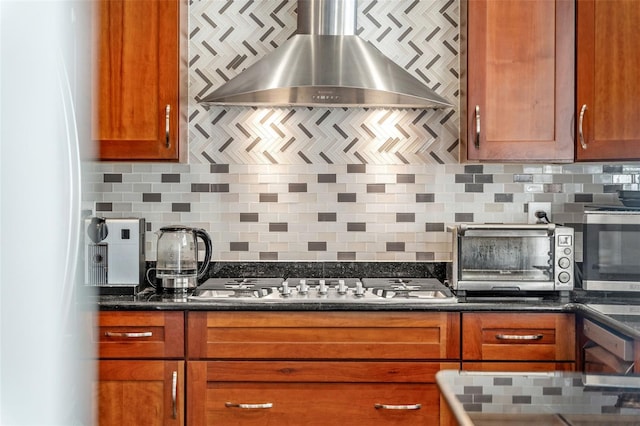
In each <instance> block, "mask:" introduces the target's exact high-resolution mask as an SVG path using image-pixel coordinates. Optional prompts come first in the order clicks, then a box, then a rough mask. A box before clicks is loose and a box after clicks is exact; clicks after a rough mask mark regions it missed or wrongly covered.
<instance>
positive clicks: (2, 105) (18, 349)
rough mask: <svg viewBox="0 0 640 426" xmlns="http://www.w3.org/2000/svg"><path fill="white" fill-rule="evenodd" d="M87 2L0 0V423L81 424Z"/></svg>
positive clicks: (85, 365) (86, 367) (85, 403)
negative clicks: (80, 273)
mask: <svg viewBox="0 0 640 426" xmlns="http://www.w3.org/2000/svg"><path fill="white" fill-rule="evenodd" d="M90 3H91V2H90V1H86V2H83V1H75V2H69V1H62V0H48V1H31V0H0V424H2V425H77V424H90V423H91V422H92V419H91V413H90V406H91V404H90V402H91V401H90V398H91V381H92V379H93V374H94V373H93V365H92V361H91V359H92V357H93V354H92V353H91V352H92V348H91V347H90V345H87V344H86V343H87V342H85V341H83V336H84V334H83V333H82V332H81V330H82V329H83V327H85V326H86V324H84V322H86V320H85V319H86V316H85V315H84V314H85V309H86V310H90V309H91V307H90V306H88V305H86V304H84V303H82V300H81V299H80V298H79V297H78V294H77V293H78V289H79V288H78V283H77V282H76V276H77V271H78V263H79V257H78V256H79V247H80V213H81V193H82V179H81V174H82V173H81V172H82V167H83V164H87V163H84V162H83V161H82V159H83V158H84V159H86V158H88V157H87V156H88V155H89V154H88V152H84V153H83V152H81V150H87V149H89V148H90V147H89V146H88V144H89V141H90V140H91V138H90V78H89V75H90V74H89V73H90V69H91V55H90V54H89V53H88V52H89V49H88V47H89V43H90V41H91V33H90V25H91V22H90V21H91V20H90V13H89V12H90V10H89V8H90Z"/></svg>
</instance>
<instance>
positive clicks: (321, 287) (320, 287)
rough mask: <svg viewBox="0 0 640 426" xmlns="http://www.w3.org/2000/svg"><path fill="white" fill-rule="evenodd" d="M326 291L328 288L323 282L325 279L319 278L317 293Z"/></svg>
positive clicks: (325, 292)
mask: <svg viewBox="0 0 640 426" xmlns="http://www.w3.org/2000/svg"><path fill="white" fill-rule="evenodd" d="M328 291H329V289H328V287H327V283H326V282H325V280H320V286H319V287H318V293H320V294H327V292H328Z"/></svg>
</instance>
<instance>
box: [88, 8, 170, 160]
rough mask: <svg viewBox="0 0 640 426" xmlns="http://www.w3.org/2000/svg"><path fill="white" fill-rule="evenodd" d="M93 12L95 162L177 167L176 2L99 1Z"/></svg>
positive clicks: (93, 128) (93, 137)
mask: <svg viewBox="0 0 640 426" xmlns="http://www.w3.org/2000/svg"><path fill="white" fill-rule="evenodd" d="M95 12H96V13H95V19H96V20H97V24H96V25H95V30H96V36H95V39H96V40H95V43H96V45H97V52H96V58H95V61H94V72H93V76H94V82H95V88H94V101H93V105H94V106H93V107H94V117H93V126H92V139H93V140H94V142H95V143H96V150H97V152H96V156H97V157H98V159H100V160H134V161H135V160H164V161H177V160H178V159H179V154H180V150H179V145H178V143H179V141H178V139H179V138H178V134H179V132H178V128H179V123H178V120H179V117H180V113H179V112H180V111H179V109H180V105H179V92H180V90H179V88H180V84H179V76H180V71H179V68H180V62H179V59H180V53H179V50H180V31H179V30H180V3H179V0H100V1H99V2H98V3H96V5H95Z"/></svg>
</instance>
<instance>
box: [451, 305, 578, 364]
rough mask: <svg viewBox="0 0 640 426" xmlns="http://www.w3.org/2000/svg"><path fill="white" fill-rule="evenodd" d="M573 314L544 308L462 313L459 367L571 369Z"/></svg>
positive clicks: (573, 339) (573, 360) (574, 359)
mask: <svg viewBox="0 0 640 426" xmlns="http://www.w3.org/2000/svg"><path fill="white" fill-rule="evenodd" d="M575 321H576V319H575V315H574V314H569V313H549V312H547V313H545V312H526V313H525V312H513V313H510V312H494V313H488V312H470V313H466V312H465V313H463V314H462V369H463V370H478V371H554V370H559V371H573V370H575V365H576V352H577V350H576V323H575Z"/></svg>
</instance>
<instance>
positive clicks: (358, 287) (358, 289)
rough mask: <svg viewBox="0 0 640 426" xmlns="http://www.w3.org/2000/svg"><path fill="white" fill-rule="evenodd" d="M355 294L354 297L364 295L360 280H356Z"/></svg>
mask: <svg viewBox="0 0 640 426" xmlns="http://www.w3.org/2000/svg"><path fill="white" fill-rule="evenodd" d="M355 295H356V297H363V296H364V286H363V285H362V283H361V282H360V281H357V282H356V289H355Z"/></svg>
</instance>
